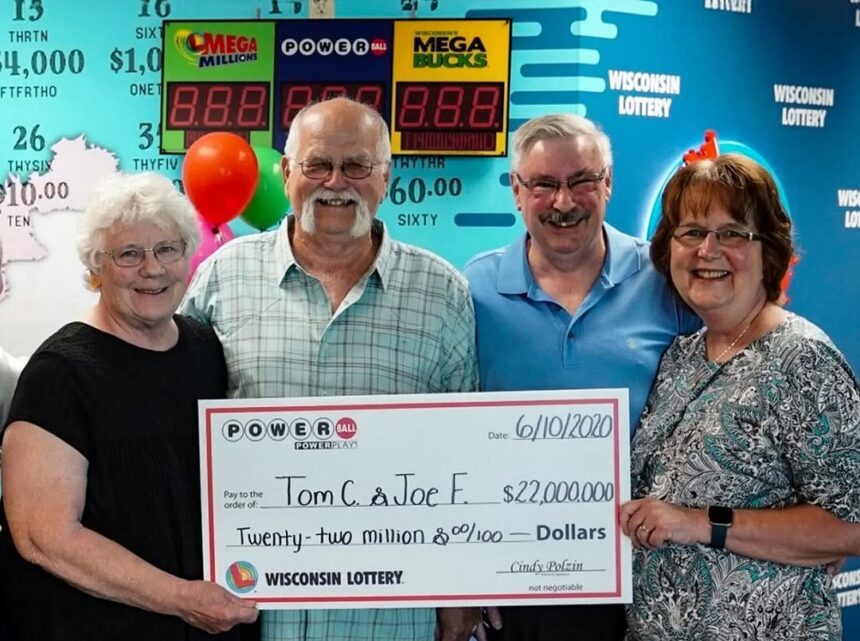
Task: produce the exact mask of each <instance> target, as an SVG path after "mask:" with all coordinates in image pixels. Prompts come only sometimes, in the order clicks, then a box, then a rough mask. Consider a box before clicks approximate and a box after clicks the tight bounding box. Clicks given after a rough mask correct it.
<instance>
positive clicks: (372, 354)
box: [180, 217, 478, 641]
mask: <svg viewBox="0 0 860 641" xmlns="http://www.w3.org/2000/svg"><path fill="white" fill-rule="evenodd" d="M293 224H294V220H293V218H292V217H290V218H288V219H287V220H285V221H284V223H283V224H282V225H281V227H280V229H278V230H277V231H273V232H267V233H263V234H257V235H253V236H244V237H241V238H238V239H236V240H233V241H231V242H230V243H228V244H227V245H226V246H225V247H223V248H222V249H221V250H219V251H218V252H217V253H216V254H215V255H214V256H212V257H211V258H210V259H208V260H207V261H205V262H204V263H203V264H202V265H201V266H200V267H199V268H198V270H197V273H196V274H195V276H194V279H193V280H192V282H191V285H190V286H189V289H188V293H187V294H186V297H185V300H184V301H183V303H182V306H181V307H180V312H181V313H183V314H187V315H189V316H193V317H195V318H198V319H200V320H202V321H204V322H207V323H209V324H210V325H211V326H212V327H213V328H214V330H215V332H216V333H217V334H218V337H219V339H220V340H221V343H222V345H223V346H224V354H225V357H226V359H227V369H228V375H229V389H228V394H229V395H230V396H231V397H240V398H263V397H276V398H277V397H295V396H326V395H328V396H334V395H353V394H416V393H442V392H470V391H475V390H477V389H478V368H477V360H476V349H475V318H474V311H473V308H472V302H471V298H470V296H469V292H468V288H467V285H466V281H465V279H464V278H463V277H462V276H461V275H460V274H459V273H457V271H456V270H455V269H454V268H453V267H451V266H450V265H449V264H448V263H446V262H445V261H443V260H442V259H440V258H439V257H437V256H435V255H433V254H431V253H429V252H427V251H425V250H423V249H419V248H417V247H412V246H410V245H405V244H403V243H399V242H396V241H393V240H392V239H391V238H390V236H389V235H388V233H387V231H386V230H385V228H384V226H383V225H382V223H380V222H375V223H374V233H375V234H381V242H380V245H379V251H378V253H377V256H376V260H375V261H374V263H373V265H372V266H371V268H370V269H369V270H368V272H367V274H365V276H363V277H362V278H361V279H360V280H359V282H358V283H357V284H356V285H355V286H354V287H353V288H352V290H350V292H349V293H348V294H347V296H346V298H345V299H344V300H343V302H342V303H341V305H340V307H339V308H338V309H337V310H335V312H334V313H332V311H331V304H330V302H329V299H328V296H327V295H326V293H325V290H324V289H323V286H322V285H321V284H320V282H319V281H318V280H317V279H316V278H314V277H313V276H311V275H310V274H308V273H307V272H306V271H305V270H303V269H302V267H301V266H300V265H299V264H298V263H297V262H296V260H295V257H294V256H293V252H292V247H291V245H290V241H289V234H288V230H289V228H290V227H291V226H292V225H293ZM434 625H435V614H434V611H433V610H432V609H386V610H308V611H286V610H284V611H274V612H266V613H264V616H263V639H264V640H275V639H277V640H285V639H290V640H293V639H296V640H300V641H301V640H307V641H317V640H319V641H341V640H342V641H347V640H348V641H361V640H363V639H366V640H370V639H373V640H386V639H392V640H393V639H402V640H407V641H408V640H410V639H415V640H419V639H420V640H429V639H432V637H433V627H434Z"/></svg>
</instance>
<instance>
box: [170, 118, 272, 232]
mask: <svg viewBox="0 0 860 641" xmlns="http://www.w3.org/2000/svg"><path fill="white" fill-rule="evenodd" d="M258 174H259V172H258V171H257V156H256V155H255V154H254V150H253V149H252V148H251V145H249V144H248V143H247V142H245V141H244V140H243V139H242V138H241V137H240V136H237V135H236V134H231V133H227V132H223V131H217V132H213V133H211V134H206V135H204V136H201V137H200V138H198V139H197V140H196V141H195V142H194V144H192V145H191V146H190V147H189V148H188V152H187V153H186V154H185V162H184V163H183V164H182V182H183V183H184V185H185V194H186V195H187V196H188V199H189V200H190V201H191V203H192V204H193V205H194V207H195V208H196V209H197V211H198V213H199V214H200V216H201V217H202V218H203V219H204V220H205V221H206V222H208V223H209V224H210V225H212V226H213V227H217V226H218V225H222V224H224V223H226V222H227V221H229V220H232V219H234V218H235V217H236V216H238V215H239V214H240V213H241V212H242V211H243V210H244V209H245V207H246V206H247V205H248V203H249V202H250V201H251V198H252V197H253V196H254V191H255V190H256V188H257V178H258Z"/></svg>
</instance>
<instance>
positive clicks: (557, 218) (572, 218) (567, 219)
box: [539, 207, 588, 225]
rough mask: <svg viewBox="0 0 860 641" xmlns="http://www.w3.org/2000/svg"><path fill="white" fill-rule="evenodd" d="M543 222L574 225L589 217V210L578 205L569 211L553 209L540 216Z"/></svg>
mask: <svg viewBox="0 0 860 641" xmlns="http://www.w3.org/2000/svg"><path fill="white" fill-rule="evenodd" d="M539 218H540V221H541V222H542V223H553V224H556V225H572V224H576V223H578V222H579V221H581V220H584V219H586V218H588V212H587V211H585V210H584V209H580V208H579V207H577V208H576V209H571V210H569V211H553V212H551V213H549V214H544V215H543V216H539Z"/></svg>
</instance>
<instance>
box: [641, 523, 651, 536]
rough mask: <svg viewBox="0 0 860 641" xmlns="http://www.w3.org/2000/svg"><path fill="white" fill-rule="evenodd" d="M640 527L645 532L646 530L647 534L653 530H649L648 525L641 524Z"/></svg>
mask: <svg viewBox="0 0 860 641" xmlns="http://www.w3.org/2000/svg"><path fill="white" fill-rule="evenodd" d="M639 529H640V530H642V531H643V532H645V534H648V533H650V532H651V530H649V529H648V528H647V527H645V526H644V525H640V526H639Z"/></svg>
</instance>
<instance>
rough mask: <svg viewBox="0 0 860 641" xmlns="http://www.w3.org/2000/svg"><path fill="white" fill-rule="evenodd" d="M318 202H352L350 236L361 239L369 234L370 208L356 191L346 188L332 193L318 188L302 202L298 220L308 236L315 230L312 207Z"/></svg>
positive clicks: (371, 217)
mask: <svg viewBox="0 0 860 641" xmlns="http://www.w3.org/2000/svg"><path fill="white" fill-rule="evenodd" d="M320 200H344V201H352V202H353V203H355V221H354V222H353V224H352V228H351V229H350V230H349V234H350V236H352V237H353V238H361V237H362V236H366V235H367V234H368V233H369V232H370V227H371V224H372V223H373V214H371V213H370V207H368V205H367V202H366V201H365V200H364V199H363V198H362V197H361V196H360V195H359V193H358V192H357V191H355V190H354V189H352V188H347V189H344V190H343V191H333V190H331V189H326V188H325V187H319V188H317V189H316V190H314V192H313V193H312V194H311V195H310V196H308V199H307V200H306V201H305V202H304V205H303V206H302V217H301V219H300V220H299V224H300V225H301V227H302V230H303V231H304V232H305V233H306V234H308V235H309V236H312V235H313V234H314V233H316V230H317V225H316V217H315V215H314V205H315V204H316V203H317V202H319V201H320Z"/></svg>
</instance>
